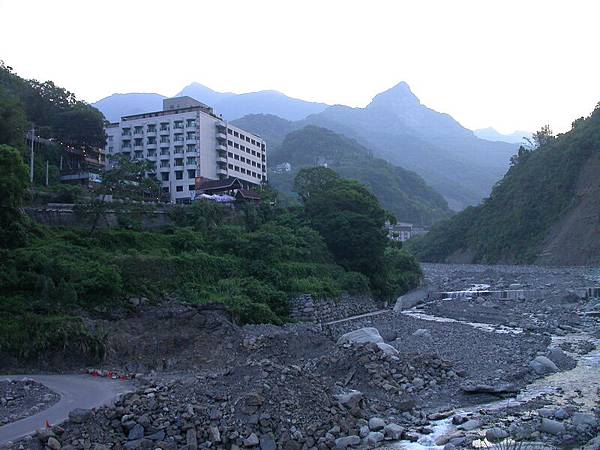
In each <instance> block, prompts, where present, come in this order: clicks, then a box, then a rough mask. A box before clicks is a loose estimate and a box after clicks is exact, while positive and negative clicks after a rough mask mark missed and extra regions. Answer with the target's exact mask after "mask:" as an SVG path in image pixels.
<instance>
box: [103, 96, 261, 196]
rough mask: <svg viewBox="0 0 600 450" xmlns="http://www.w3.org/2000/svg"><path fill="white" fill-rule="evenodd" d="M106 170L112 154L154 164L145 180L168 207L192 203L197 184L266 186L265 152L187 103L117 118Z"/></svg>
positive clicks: (257, 141)
mask: <svg viewBox="0 0 600 450" xmlns="http://www.w3.org/2000/svg"><path fill="white" fill-rule="evenodd" d="M105 131H106V135H107V142H106V153H107V156H108V158H107V161H108V162H107V164H109V165H110V159H111V157H112V156H114V155H116V154H119V153H121V154H125V155H128V156H130V157H131V158H134V159H147V160H149V161H152V162H155V164H156V170H155V172H154V173H149V174H148V175H149V176H153V177H157V179H158V180H159V181H160V182H161V186H162V191H163V194H164V195H165V196H166V195H167V194H168V196H169V198H170V200H171V202H173V203H179V202H185V201H187V200H189V199H193V198H194V196H195V195H194V194H195V186H196V179H197V178H198V179H199V180H219V179H225V178H238V179H239V180H240V181H241V182H242V184H243V185H244V186H245V187H252V186H259V185H261V184H262V183H264V182H266V181H267V146H266V143H265V141H264V140H263V139H262V138H261V137H260V136H257V135H255V134H253V133H250V132H248V131H244V130H242V129H240V128H238V127H235V126H233V125H231V124H229V123H227V122H226V121H224V120H223V119H222V118H221V117H219V116H217V115H216V114H215V113H214V112H213V109H212V108H211V107H209V106H207V105H205V104H204V103H201V102H199V101H197V100H194V99H193V98H191V97H176V98H169V99H165V100H163V110H162V111H157V112H149V113H144V114H135V115H132V116H124V117H121V121H120V122H118V123H111V124H110V125H108V126H107V127H106V129H105Z"/></svg>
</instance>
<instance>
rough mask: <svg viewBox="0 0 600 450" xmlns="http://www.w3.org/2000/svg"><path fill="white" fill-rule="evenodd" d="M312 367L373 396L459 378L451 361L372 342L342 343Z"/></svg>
mask: <svg viewBox="0 0 600 450" xmlns="http://www.w3.org/2000/svg"><path fill="white" fill-rule="evenodd" d="M389 347H391V346H389ZM392 348H393V347H392ZM316 370H317V373H319V374H321V375H323V376H329V377H331V378H337V379H339V380H341V382H342V384H343V386H348V387H352V388H355V389H359V390H361V391H363V392H368V393H369V394H372V395H374V396H377V395H378V394H379V395H382V396H383V397H389V395H390V394H396V395H398V396H400V398H401V399H403V398H410V396H412V395H415V394H417V393H422V391H424V390H426V389H433V388H436V387H437V386H438V385H440V384H443V383H446V382H448V381H454V380H457V379H458V378H459V376H458V375H457V373H456V372H455V371H454V369H453V366H452V364H451V363H450V362H449V361H445V360H443V359H442V358H440V357H439V356H437V355H434V354H422V353H419V354H402V355H401V356H400V355H398V354H397V353H396V354H394V353H392V352H389V351H388V350H383V349H382V348H381V347H380V346H379V345H378V344H375V343H364V344H356V343H355V344H344V345H343V346H341V347H338V348H337V349H336V350H335V351H334V352H333V353H332V354H331V355H327V356H324V357H322V358H321V359H320V360H319V363H318V365H317V368H316Z"/></svg>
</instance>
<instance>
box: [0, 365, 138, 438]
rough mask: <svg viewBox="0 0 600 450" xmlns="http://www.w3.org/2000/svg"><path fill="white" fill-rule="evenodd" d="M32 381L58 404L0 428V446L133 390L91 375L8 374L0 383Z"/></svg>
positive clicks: (125, 383)
mask: <svg viewBox="0 0 600 450" xmlns="http://www.w3.org/2000/svg"><path fill="white" fill-rule="evenodd" d="M23 378H31V379H32V380H35V381H37V382H39V383H42V384H44V385H45V386H47V387H48V388H50V389H52V390H53V391H54V392H56V393H57V394H59V395H60V400H59V401H58V403H56V404H54V405H53V406H51V407H50V408H48V409H45V410H44V411H41V412H39V413H37V414H34V415H33V416H29V417H26V418H24V419H21V420H17V421H16V422H13V423H9V424H7V425H4V426H2V427H0V445H4V444H6V443H7V442H9V441H16V440H17V439H19V438H22V437H24V436H27V435H29V434H32V433H33V432H35V430H36V429H38V428H43V427H44V424H45V423H46V421H48V423H49V424H50V425H57V424H59V423H61V422H63V421H64V420H65V419H67V418H68V416H69V412H70V411H72V410H74V409H76V408H83V409H90V408H96V407H98V406H102V405H105V404H108V403H111V402H112V401H114V400H115V399H117V398H118V397H119V396H120V395H121V394H124V393H126V392H129V391H131V390H133V385H132V383H131V382H126V381H119V380H111V379H106V378H94V377H91V376H90V375H8V376H0V380H20V379H23Z"/></svg>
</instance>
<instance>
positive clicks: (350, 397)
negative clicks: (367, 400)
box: [334, 391, 363, 409]
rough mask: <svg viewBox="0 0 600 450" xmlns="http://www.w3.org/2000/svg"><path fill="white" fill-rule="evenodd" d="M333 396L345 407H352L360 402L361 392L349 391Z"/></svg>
mask: <svg viewBox="0 0 600 450" xmlns="http://www.w3.org/2000/svg"><path fill="white" fill-rule="evenodd" d="M334 397H335V399H336V400H337V401H338V402H340V403H341V404H342V405H344V406H345V407H346V408H349V409H352V408H354V407H355V406H358V405H359V404H360V402H361V400H362V398H363V394H362V392H360V391H350V392H348V393H344V394H337V395H335V396H334Z"/></svg>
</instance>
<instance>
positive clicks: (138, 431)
mask: <svg viewBox="0 0 600 450" xmlns="http://www.w3.org/2000/svg"><path fill="white" fill-rule="evenodd" d="M143 437H144V427H143V426H141V425H140V424H139V423H136V424H135V425H134V426H133V428H132V429H131V430H129V434H128V435H127V439H128V440H130V441H135V440H137V439H142V438H143Z"/></svg>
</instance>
